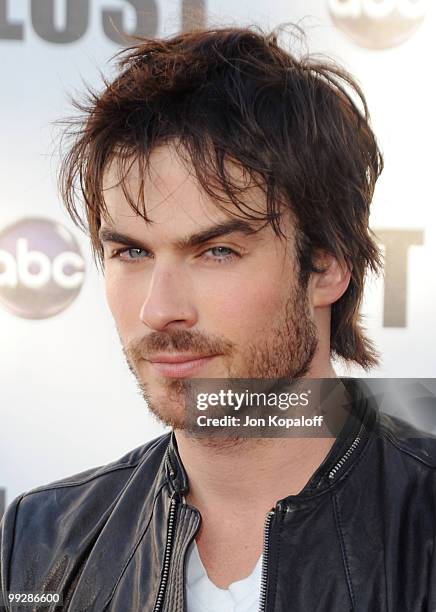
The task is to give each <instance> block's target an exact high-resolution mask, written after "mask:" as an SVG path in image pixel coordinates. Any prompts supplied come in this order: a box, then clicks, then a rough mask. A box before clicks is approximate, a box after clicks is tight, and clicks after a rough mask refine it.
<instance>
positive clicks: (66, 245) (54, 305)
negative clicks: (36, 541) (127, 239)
mask: <svg viewBox="0 0 436 612" xmlns="http://www.w3.org/2000/svg"><path fill="white" fill-rule="evenodd" d="M84 270H85V262H84V260H83V257H82V255H81V253H80V249H79V246H78V244H77V242H76V240H75V239H74V237H73V236H72V235H71V233H70V232H69V231H68V230H67V229H66V228H65V227H64V226H62V225H60V224H59V223H56V222H54V221H50V220H49V219H43V218H26V219H22V220H20V221H18V222H17V223H14V224H13V225H10V226H9V227H7V228H5V229H3V230H2V231H0V304H2V305H3V306H5V307H6V309H7V310H9V311H10V312H12V313H13V314H14V315H16V316H19V317H23V318H25V319H46V318H48V317H52V316H54V315H56V314H58V313H59V312H62V310H65V308H67V306H69V305H70V304H71V302H73V301H74V299H75V298H76V297H77V295H78V294H79V292H80V289H81V287H82V284H83V278H84Z"/></svg>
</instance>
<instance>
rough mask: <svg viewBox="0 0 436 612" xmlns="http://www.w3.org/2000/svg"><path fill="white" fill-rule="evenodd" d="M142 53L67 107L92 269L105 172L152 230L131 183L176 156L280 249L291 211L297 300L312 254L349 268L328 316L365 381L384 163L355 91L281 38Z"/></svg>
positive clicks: (129, 54) (152, 46) (130, 54)
mask: <svg viewBox="0 0 436 612" xmlns="http://www.w3.org/2000/svg"><path fill="white" fill-rule="evenodd" d="M134 40H135V44H134V45H133V46H129V47H127V48H125V49H122V50H121V51H119V52H118V53H116V54H115V56H114V57H115V58H117V68H118V75H117V76H116V77H115V78H114V79H113V80H112V81H111V82H110V81H108V80H107V79H106V78H105V77H104V76H103V75H102V79H103V82H104V90H103V91H102V92H101V93H96V92H95V91H93V90H92V89H91V88H90V87H87V89H86V94H85V96H84V99H83V100H81V101H79V100H77V99H72V104H73V105H74V107H75V108H76V109H78V110H79V111H80V113H81V114H80V115H79V116H73V117H69V118H67V119H65V120H63V121H61V122H60V123H61V124H63V125H64V126H66V129H65V130H64V132H63V138H62V140H61V143H63V142H64V141H65V138H66V139H67V140H68V151H67V153H66V154H65V155H63V156H62V157H63V158H62V162H61V166H60V172H59V187H60V192H61V195H62V199H63V202H64V204H65V206H66V208H67V210H68V212H69V214H70V216H71V218H72V220H73V221H74V223H76V225H77V226H78V227H80V228H81V229H83V230H84V231H85V233H86V234H87V235H88V236H89V237H90V240H91V245H92V252H93V257H94V261H95V262H96V263H97V265H98V264H100V265H101V266H102V268H103V267H104V261H103V246H102V244H101V242H100V240H99V237H98V230H99V228H100V225H101V218H102V216H103V218H104V217H105V215H106V213H107V208H106V205H105V202H104V197H103V189H102V181H103V175H104V172H105V170H106V169H107V165H108V163H109V161H111V160H112V159H113V158H114V157H116V158H117V160H118V161H119V163H120V164H121V166H122V167H124V168H126V173H124V175H123V176H122V178H121V181H120V182H121V185H122V188H123V191H124V193H125V196H126V198H127V200H128V202H129V205H130V206H131V207H132V209H133V210H134V211H135V212H136V213H137V214H138V215H141V216H142V217H143V218H144V219H145V220H146V221H148V218H147V214H146V210H145V208H146V207H145V203H144V185H143V184H142V185H141V188H140V193H139V201H138V200H137V201H134V199H133V198H132V196H131V195H130V194H129V191H128V188H127V183H126V181H125V177H126V175H127V172H128V169H129V168H130V167H131V165H132V164H133V163H134V162H137V163H138V164H139V168H140V170H141V175H142V176H145V171H146V169H147V167H148V163H149V156H150V153H151V151H152V150H153V148H154V147H155V146H157V145H159V144H163V143H165V142H169V141H171V142H174V143H177V144H178V145H181V146H180V147H179V150H180V154H183V151H185V152H187V158H186V159H187V161H188V162H189V163H190V164H191V167H193V168H194V169H195V173H196V176H197V179H198V181H199V184H200V185H201V187H202V188H203V189H204V190H205V191H206V192H207V193H208V194H209V195H211V196H212V197H213V198H214V200H215V202H216V204H217V206H219V207H221V208H222V209H224V210H226V211H227V212H230V213H231V214H232V215H235V216H243V217H245V218H249V219H263V220H265V222H266V223H270V224H271V226H272V228H273V229H274V232H275V234H276V235H277V236H279V237H280V238H282V237H283V236H284V234H283V231H282V229H283V228H282V223H281V220H280V219H281V216H282V215H281V211H283V209H284V208H285V207H286V208H288V209H290V210H291V213H292V217H293V219H294V222H295V230H296V252H297V258H298V263H299V280H300V283H301V286H302V287H303V288H306V287H307V282H308V279H309V277H310V274H311V272H315V271H320V270H319V269H318V268H317V267H316V265H315V255H316V253H317V251H318V250H323V251H326V252H328V253H330V254H332V255H334V256H335V257H336V258H337V259H338V260H339V261H340V262H342V263H345V264H346V265H347V266H348V267H349V269H350V270H351V281H350V283H349V286H348V288H347V290H346V292H345V293H344V294H343V295H342V297H341V298H340V299H339V300H337V301H336V302H335V303H334V304H333V305H332V308H331V354H332V356H335V357H339V358H342V359H344V360H346V361H354V362H355V363H357V364H359V365H360V366H362V367H363V368H365V369H368V368H371V367H373V366H374V365H377V363H378V354H377V351H376V350H375V348H374V346H373V344H372V342H371V340H369V339H368V338H367V337H366V336H365V333H364V328H363V326H362V323H361V316H362V315H361V314H360V312H359V309H360V306H361V302H362V297H363V290H364V280H365V275H366V273H367V272H368V271H369V270H371V271H372V272H375V273H377V272H379V271H380V269H381V254H380V251H379V248H378V246H377V243H376V241H375V238H374V235H373V233H372V232H371V230H370V228H369V223H368V220H369V209H370V203H371V200H372V196H373V191H374V187H375V183H376V180H377V178H378V176H379V174H380V172H381V171H382V168H383V158H382V155H381V153H380V150H379V148H378V145H377V142H376V139H375V136H374V134H373V132H372V130H371V128H370V125H369V113H368V108H367V104H366V100H365V97H364V95H363V93H362V91H361V89H360V87H359V85H358V84H357V83H356V81H355V80H354V79H353V77H352V76H351V75H350V74H349V73H347V72H346V71H345V70H343V69H342V68H341V67H340V66H338V65H337V64H336V63H335V62H332V61H331V60H328V59H324V58H320V57H319V56H317V57H315V56H311V55H309V54H307V53H305V54H304V55H301V56H300V57H297V56H296V55H295V54H293V53H291V52H290V51H288V50H285V49H284V48H282V46H281V45H280V44H279V43H278V31H277V30H274V31H272V32H270V33H265V32H263V31H262V30H261V29H260V28H258V27H254V26H252V27H229V28H218V29H209V30H193V31H190V32H184V33H181V34H178V35H175V36H172V37H169V38H167V39H156V38H147V39H144V38H138V37H135V39H134ZM228 161H232V162H234V163H237V164H238V165H239V166H240V167H241V168H242V169H243V171H244V174H245V176H246V177H248V178H249V179H250V182H251V184H255V185H258V186H260V187H261V188H262V190H263V192H264V194H265V197H266V210H265V212H264V214H262V215H259V213H258V212H257V213H256V212H255V211H254V210H253V209H251V208H250V207H249V206H248V205H247V203H246V202H244V192H245V189H246V187H244V186H241V184H240V181H239V182H238V184H236V182H235V180H232V175H231V173H230V172H229V165H228V163H227V162H228ZM79 201H80V202H81V204H82V205H83V204H84V209H85V216H86V219H85V220H84V219H82V218H81V216H80V214H79V210H78V206H77V204H78V203H79ZM229 204H230V207H229ZM226 205H227V207H226Z"/></svg>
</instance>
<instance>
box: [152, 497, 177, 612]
mask: <svg viewBox="0 0 436 612" xmlns="http://www.w3.org/2000/svg"><path fill="white" fill-rule="evenodd" d="M176 511H177V500H176V497H175V493H174V494H173V496H172V498H171V502H170V511H169V515H168V530H167V541H166V544H165V554H164V563H163V569H162V576H161V579H160V584H159V589H158V592H157V598H156V603H155V606H154V608H153V612H160V610H161V609H162V604H163V601H164V597H165V590H166V586H167V582H168V575H169V570H170V560H171V552H172V548H173V541H174V531H175V529H174V528H175V525H176Z"/></svg>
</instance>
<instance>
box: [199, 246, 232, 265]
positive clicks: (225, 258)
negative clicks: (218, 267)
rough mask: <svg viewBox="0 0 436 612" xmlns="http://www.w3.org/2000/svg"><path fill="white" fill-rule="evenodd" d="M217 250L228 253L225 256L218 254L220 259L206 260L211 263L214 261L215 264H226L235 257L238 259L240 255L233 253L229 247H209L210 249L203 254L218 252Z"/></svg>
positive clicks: (211, 258)
mask: <svg viewBox="0 0 436 612" xmlns="http://www.w3.org/2000/svg"><path fill="white" fill-rule="evenodd" d="M218 250H221V251H222V250H224V251H228V253H227V254H226V253H222V252H221V253H219V255H221V257H206V259H210V260H212V261H216V262H217V263H226V262H228V261H230V260H232V259H234V258H235V257H240V255H239V254H238V253H236V251H234V250H233V249H231V248H230V247H226V246H215V247H211V248H210V249H208V250H207V251H205V253H209V252H210V251H218Z"/></svg>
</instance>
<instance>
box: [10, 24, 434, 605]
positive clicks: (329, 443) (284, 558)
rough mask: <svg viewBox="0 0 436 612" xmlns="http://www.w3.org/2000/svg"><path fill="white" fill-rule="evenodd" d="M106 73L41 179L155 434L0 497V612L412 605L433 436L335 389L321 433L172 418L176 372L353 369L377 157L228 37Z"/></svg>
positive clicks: (264, 53) (360, 344)
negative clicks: (339, 402) (58, 204)
mask: <svg viewBox="0 0 436 612" xmlns="http://www.w3.org/2000/svg"><path fill="white" fill-rule="evenodd" d="M119 68H120V73H119V75H118V76H117V77H116V78H115V80H114V81H113V82H112V83H108V82H106V87H105V90H104V91H103V92H102V93H101V94H99V95H97V94H92V93H91V96H90V97H89V98H88V100H87V101H86V102H84V103H80V104H78V106H79V108H80V109H81V110H82V111H83V112H84V113H85V115H84V116H82V117H81V118H80V119H79V120H78V125H77V129H76V130H74V126H73V130H72V134H73V136H74V139H73V142H72V144H71V148H70V150H69V152H68V155H67V156H66V158H65V160H64V163H63V166H62V169H61V187H62V193H63V197H64V201H65V203H66V206H67V209H68V211H69V212H70V214H71V216H72V218H73V219H74V220H75V221H76V222H77V223H78V224H79V225H81V226H82V227H84V228H85V229H86V231H88V232H89V234H90V238H91V243H92V246H93V249H94V256H95V257H96V260H98V261H99V263H100V264H101V265H102V268H103V271H104V275H105V282H106V292H107V299H108V303H109V306H110V309H111V312H112V314H113V317H114V320H115V323H116V326H117V330H118V333H119V337H120V340H121V344H122V348H123V351H124V353H125V356H126V360H127V364H128V366H129V368H130V369H131V371H132V373H133V374H134V376H135V378H136V380H137V383H138V386H139V389H140V391H141V393H142V395H143V397H144V399H145V400H146V401H147V404H148V406H149V408H150V409H151V411H152V412H153V413H154V414H155V415H156V416H157V418H158V419H160V420H161V421H162V422H163V423H165V424H167V425H169V426H170V427H171V431H170V433H168V434H164V435H163V436H160V437H159V438H157V439H155V440H152V441H151V442H148V443H146V444H145V445H144V446H142V447H140V448H138V449H135V450H133V451H131V452H130V453H128V454H127V455H126V456H125V457H123V458H121V459H120V460H118V461H115V462H113V463H111V464H109V465H107V466H104V467H100V468H96V469H91V470H88V471H87V472H85V473H82V474H79V475H75V476H72V477H70V478H66V479H64V480H62V481H59V482H56V483H52V484H51V485H48V486H44V487H40V488H39V489H35V490H33V491H31V492H28V493H26V494H24V495H22V496H20V497H19V498H17V499H16V500H15V501H14V502H13V503H12V504H11V505H10V507H9V509H8V511H7V512H6V515H5V518H4V521H3V531H2V545H1V546H2V548H1V585H2V591H3V598H4V600H5V605H6V608H7V609H13V608H12V605H10V604H9V603H8V601H9V598H10V594H11V593H12V594H16V593H22V592H25V591H26V592H32V593H39V594H47V593H54V594H56V593H58V594H61V595H62V597H63V609H65V610H71V611H73V612H76V611H79V610H95V611H98V612H100V611H102V610H117V611H127V610H128V611H136V610H146V611H150V612H151V611H163V610H166V611H171V612H173V611H176V612H177V611H181V610H189V611H190V612H197V611H198V610H207V611H214V610H226V611H229V610H237V611H238V612H241V611H243V610H244V611H247V610H257V609H260V610H267V611H271V612H272V611H273V610H274V611H279V610H280V611H283V612H285V611H286V612H288V611H299V612H300V611H301V612H303V611H304V612H307V611H309V610H310V611H311V612H313V611H315V610H317V611H329V612H330V611H332V610H335V611H336V610H337V611H341V612H342V611H345V610H356V611H357V610H359V611H369V610H370V611H371V612H373V611H374V612H375V611H382V610H383V611H388V610H389V611H395V612H406V611H407V612H418V611H420V612H423V611H426V612H430V611H433V612H434V610H436V551H435V543H436V541H435V532H436V527H435V525H436V523H435V519H436V471H435V468H436V440H435V438H433V437H431V436H427V437H424V436H422V432H419V431H418V430H415V429H414V428H413V427H412V426H411V425H408V424H406V423H405V422H403V421H401V420H399V419H395V418H393V417H389V416H387V415H385V414H382V413H380V412H379V411H378V410H377V409H376V406H375V405H374V402H372V401H371V400H370V399H368V397H367V396H366V395H365V393H364V390H363V386H362V385H361V384H358V383H357V381H353V380H346V379H344V381H343V385H344V387H345V391H346V396H347V397H350V398H351V400H352V401H351V410H350V412H349V413H347V414H345V415H344V414H343V415H342V420H341V426H340V428H339V430H338V431H339V435H338V436H337V437H336V438H335V437H331V436H330V437H327V436H311V437H307V436H288V437H263V438H258V437H243V436H242V435H241V436H236V437H231V436H227V437H226V436H224V437H221V438H220V437H219V436H209V437H207V436H202V437H198V436H197V437H196V436H192V435H189V431H188V430H187V426H186V423H187V412H188V410H189V409H190V407H189V406H188V402H187V401H186V397H187V396H186V392H187V390H188V389H189V388H190V384H191V383H192V382H193V381H195V380H196V379H223V380H225V379H227V380H229V379H244V380H253V381H256V380H276V379H294V380H295V379H299V380H306V381H309V380H311V379H325V380H327V381H328V380H329V379H335V377H336V373H335V370H334V368H333V366H332V357H337V358H341V359H343V360H344V361H345V362H350V363H351V362H354V363H356V364H358V365H360V366H362V367H363V368H366V369H369V368H371V367H372V366H374V365H376V364H377V354H376V351H375V349H374V348H373V346H372V344H371V341H370V340H369V339H368V338H367V337H366V336H365V333H364V330H363V328H362V326H361V324H360V315H359V308H360V304H361V300H362V295H363V289H364V278H365V274H366V273H367V271H368V270H373V271H377V270H378V269H379V266H380V254H379V251H378V248H377V245H376V243H375V242H374V239H373V237H372V234H371V232H370V230H369V227H368V217H369V206H370V202H371V199H372V194H373V190H374V186H375V182H376V180H377V177H378V175H379V174H380V171H381V169H382V158H381V155H380V152H379V149H378V147H377V143H376V140H375V137H374V135H373V133H372V131H371V129H370V127H369V123H368V112H367V109H366V104H365V99H364V97H363V94H362V92H361V91H360V90H359V88H358V86H357V85H356V84H355V83H354V81H353V80H352V78H351V77H350V76H349V75H348V74H346V73H345V72H343V71H341V69H339V68H338V67H335V66H333V65H327V64H322V63H320V62H319V61H318V62H316V61H314V60H311V59H310V58H302V59H297V58H296V57H293V56H292V55H291V54H290V53H288V52H286V51H285V50H283V49H281V48H280V47H279V45H278V42H277V38H276V35H275V34H274V33H273V34H270V35H266V34H263V33H262V32H259V31H257V30H254V29H245V28H229V29H217V30H210V31H198V32H191V33H186V34H181V35H178V36H175V37H173V38H170V39H168V40H145V41H141V42H139V43H138V44H137V45H136V46H135V47H132V48H131V49H130V50H128V51H126V52H125V55H124V57H123V59H122V60H121V62H120V65H119ZM358 102H359V103H360V104H361V105H362V108H363V110H360V107H359V105H358ZM77 190H79V191H81V193H82V195H83V198H84V203H85V214H86V220H83V219H82V218H81V217H80V214H79V211H78V208H77V201H76V195H77ZM96 367H98V366H96ZM319 403H321V399H320V402H319ZM45 605H48V604H45ZM50 605H51V606H53V604H50ZM50 605H48V609H54V608H53V607H50Z"/></svg>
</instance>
